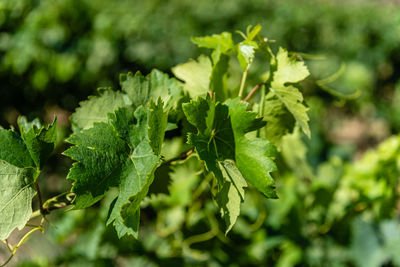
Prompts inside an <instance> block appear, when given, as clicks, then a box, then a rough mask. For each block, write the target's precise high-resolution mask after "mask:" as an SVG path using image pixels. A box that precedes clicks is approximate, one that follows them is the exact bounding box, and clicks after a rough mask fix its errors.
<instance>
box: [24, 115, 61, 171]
mask: <svg viewBox="0 0 400 267" xmlns="http://www.w3.org/2000/svg"><path fill="white" fill-rule="evenodd" d="M18 126H19V130H20V132H21V137H22V139H23V140H24V142H25V144H26V146H27V148H28V150H29V154H30V155H31V158H32V159H33V161H34V162H35V165H36V167H37V168H39V169H42V168H43V165H44V163H45V162H46V161H47V159H48V157H49V156H50V154H51V153H52V152H53V150H54V147H55V145H56V142H57V119H56V118H55V119H54V121H53V123H52V124H50V125H47V126H41V125H40V123H39V121H33V122H30V123H29V122H28V121H27V120H26V118H25V117H20V118H19V119H18Z"/></svg>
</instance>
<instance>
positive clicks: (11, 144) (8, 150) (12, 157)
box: [0, 129, 35, 168]
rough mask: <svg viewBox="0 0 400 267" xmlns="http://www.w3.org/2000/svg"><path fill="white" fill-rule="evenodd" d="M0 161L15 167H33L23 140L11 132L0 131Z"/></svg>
mask: <svg viewBox="0 0 400 267" xmlns="http://www.w3.org/2000/svg"><path fill="white" fill-rule="evenodd" d="M0 160H4V161H6V162H8V163H10V164H12V165H14V166H16V167H19V168H26V167H34V166H35V164H34V162H33V160H32V158H31V156H30V154H29V151H28V148H27V147H26V145H25V143H24V140H23V139H22V138H21V137H20V136H19V135H18V134H17V133H16V132H15V131H12V130H5V129H0Z"/></svg>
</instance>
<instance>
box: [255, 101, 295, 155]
mask: <svg viewBox="0 0 400 267" xmlns="http://www.w3.org/2000/svg"><path fill="white" fill-rule="evenodd" d="M263 117H264V120H265V121H266V122H267V125H266V126H265V128H263V129H262V130H261V136H262V137H264V138H266V139H268V140H270V141H272V142H273V143H274V144H275V145H276V146H277V147H279V146H280V144H281V140H282V137H283V136H284V135H285V134H287V133H289V132H291V131H292V130H293V128H294V124H295V122H296V121H295V119H294V118H293V116H292V115H291V114H290V113H289V111H288V110H287V108H286V107H285V105H284V104H283V103H282V102H281V101H280V100H279V99H277V98H276V97H275V96H273V97H272V98H267V99H266V100H265V104H264V116H263Z"/></svg>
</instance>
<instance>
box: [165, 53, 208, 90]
mask: <svg viewBox="0 0 400 267" xmlns="http://www.w3.org/2000/svg"><path fill="white" fill-rule="evenodd" d="M172 72H173V73H174V75H175V76H176V77H177V78H178V79H180V80H182V81H184V82H185V84H184V87H183V88H184V90H185V91H186V92H188V93H189V95H190V96H191V97H192V98H196V97H197V96H200V95H205V94H207V92H208V90H209V87H210V77H211V72H212V65H211V60H210V59H209V58H208V57H207V56H204V55H201V56H200V57H199V58H198V59H197V60H190V61H189V62H186V63H183V64H179V65H177V66H175V67H173V68H172Z"/></svg>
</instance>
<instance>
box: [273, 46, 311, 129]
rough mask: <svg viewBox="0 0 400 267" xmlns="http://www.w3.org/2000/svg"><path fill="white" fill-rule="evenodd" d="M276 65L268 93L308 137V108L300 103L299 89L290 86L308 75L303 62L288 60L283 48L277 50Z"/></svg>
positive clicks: (301, 98)
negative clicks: (275, 98) (292, 117)
mask: <svg viewBox="0 0 400 267" xmlns="http://www.w3.org/2000/svg"><path fill="white" fill-rule="evenodd" d="M274 60H275V59H274ZM276 64H277V69H276V71H275V72H274V74H273V80H272V82H271V88H270V91H271V92H272V94H273V95H275V96H276V97H277V98H278V99H279V100H280V101H281V102H282V103H283V104H284V105H285V107H286V108H287V109H288V110H289V111H290V113H292V115H293V116H294V118H295V119H296V121H297V122H298V123H299V125H300V127H301V129H302V130H303V132H304V133H305V134H306V135H307V136H308V137H310V135H311V133H310V128H309V126H308V121H309V118H308V115H307V110H308V108H307V107H306V106H304V104H303V103H302V102H303V95H302V94H301V93H300V91H299V89H297V88H296V87H294V86H293V85H291V84H293V83H298V82H300V81H302V80H304V79H305V78H306V77H307V76H308V75H309V74H310V73H309V72H308V70H307V67H306V66H305V65H304V62H302V61H296V60H295V59H292V58H290V57H289V55H288V52H287V51H286V50H285V49H283V48H280V49H279V52H278V54H277V56H276Z"/></svg>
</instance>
